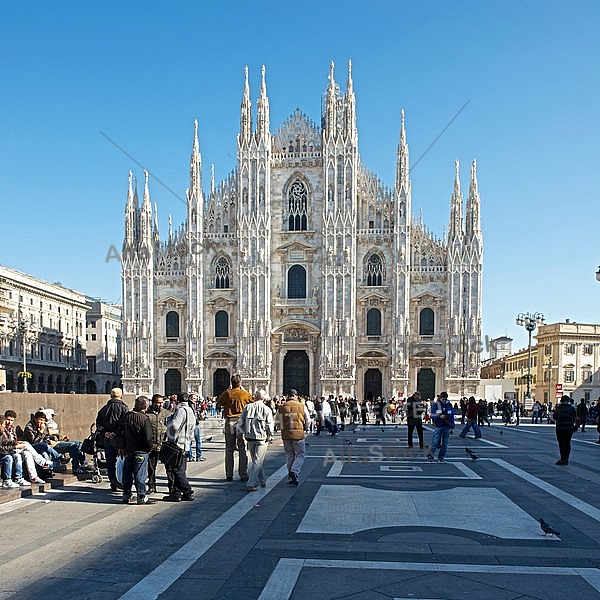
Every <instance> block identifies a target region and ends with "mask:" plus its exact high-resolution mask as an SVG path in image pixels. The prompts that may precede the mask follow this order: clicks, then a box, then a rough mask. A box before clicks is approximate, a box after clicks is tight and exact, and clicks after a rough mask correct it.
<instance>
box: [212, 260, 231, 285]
mask: <svg viewBox="0 0 600 600" xmlns="http://www.w3.org/2000/svg"><path fill="white" fill-rule="evenodd" d="M230 272H231V269H230V266H229V261H228V260H227V259H226V258H225V257H224V256H221V257H219V259H218V260H217V262H216V264H215V287H216V288H217V289H227V288H228V287H229V273H230Z"/></svg>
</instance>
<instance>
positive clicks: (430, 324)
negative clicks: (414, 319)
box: [419, 308, 435, 335]
mask: <svg viewBox="0 0 600 600" xmlns="http://www.w3.org/2000/svg"><path fill="white" fill-rule="evenodd" d="M434 326H435V315H434V313H433V310H431V308H424V309H423V310H422V311H421V312H420V313H419V335H433V332H434Z"/></svg>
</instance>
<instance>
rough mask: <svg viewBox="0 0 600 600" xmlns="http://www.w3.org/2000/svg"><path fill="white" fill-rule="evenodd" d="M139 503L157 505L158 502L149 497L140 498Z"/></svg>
mask: <svg viewBox="0 0 600 600" xmlns="http://www.w3.org/2000/svg"><path fill="white" fill-rule="evenodd" d="M137 503H138V504H157V503H158V500H154V499H152V498H148V496H138V498H137Z"/></svg>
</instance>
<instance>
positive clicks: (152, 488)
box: [146, 394, 171, 494]
mask: <svg viewBox="0 0 600 600" xmlns="http://www.w3.org/2000/svg"><path fill="white" fill-rule="evenodd" d="M163 404H164V398H163V397H162V396H161V395H160V394H154V396H152V403H151V405H150V408H148V410H147V411H146V414H147V415H148V420H149V421H150V426H151V427H152V450H150V453H149V454H148V493H149V494H154V493H155V492H156V469H157V467H158V455H159V453H160V448H161V446H162V442H163V440H164V439H165V435H166V433H167V419H168V418H169V417H170V416H171V411H169V410H166V409H164V408H163Z"/></svg>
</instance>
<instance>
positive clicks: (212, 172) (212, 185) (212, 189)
mask: <svg viewBox="0 0 600 600" xmlns="http://www.w3.org/2000/svg"><path fill="white" fill-rule="evenodd" d="M214 193H215V165H210V194H211V196H212V195H213V194H214Z"/></svg>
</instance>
